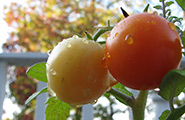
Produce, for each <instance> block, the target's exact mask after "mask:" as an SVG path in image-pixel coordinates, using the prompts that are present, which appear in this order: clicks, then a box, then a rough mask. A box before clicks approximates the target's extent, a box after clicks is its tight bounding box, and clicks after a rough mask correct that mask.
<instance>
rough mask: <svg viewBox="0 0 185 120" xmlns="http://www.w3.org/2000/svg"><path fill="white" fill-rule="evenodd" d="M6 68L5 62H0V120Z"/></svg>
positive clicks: (0, 117)
mask: <svg viewBox="0 0 185 120" xmlns="http://www.w3.org/2000/svg"><path fill="white" fill-rule="evenodd" d="M7 66H8V65H7V63H6V62H4V61H0V119H2V115H3V103H4V98H5V85H6V73H7Z"/></svg>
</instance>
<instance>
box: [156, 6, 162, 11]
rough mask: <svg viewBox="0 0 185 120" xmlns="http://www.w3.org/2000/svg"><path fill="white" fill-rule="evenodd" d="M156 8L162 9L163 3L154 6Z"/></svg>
mask: <svg viewBox="0 0 185 120" xmlns="http://www.w3.org/2000/svg"><path fill="white" fill-rule="evenodd" d="M154 8H155V9H158V10H162V6H161V5H156V6H154Z"/></svg>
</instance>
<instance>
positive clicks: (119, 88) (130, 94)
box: [113, 83, 133, 96]
mask: <svg viewBox="0 0 185 120" xmlns="http://www.w3.org/2000/svg"><path fill="white" fill-rule="evenodd" d="M113 88H115V89H117V90H119V91H120V92H122V93H123V94H125V95H128V96H133V94H132V93H131V92H130V91H128V90H127V89H126V88H125V86H124V85H122V84H121V83H117V84H116V85H114V86H113Z"/></svg>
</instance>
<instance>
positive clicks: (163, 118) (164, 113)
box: [159, 110, 171, 120]
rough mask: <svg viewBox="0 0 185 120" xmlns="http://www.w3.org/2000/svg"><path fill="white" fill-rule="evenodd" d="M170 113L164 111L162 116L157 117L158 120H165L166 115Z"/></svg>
mask: <svg viewBox="0 0 185 120" xmlns="http://www.w3.org/2000/svg"><path fill="white" fill-rule="evenodd" d="M170 113H171V111H170V110H165V111H164V112H163V113H162V115H161V116H160V117H159V120H166V118H167V117H168V115H169V114H170Z"/></svg>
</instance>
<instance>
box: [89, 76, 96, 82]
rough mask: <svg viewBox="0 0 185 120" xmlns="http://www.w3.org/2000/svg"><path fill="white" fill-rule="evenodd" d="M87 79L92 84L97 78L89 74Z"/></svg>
mask: <svg viewBox="0 0 185 120" xmlns="http://www.w3.org/2000/svg"><path fill="white" fill-rule="evenodd" d="M87 81H88V82H89V83H90V84H95V83H96V79H95V78H94V77H93V75H89V76H88V78H87Z"/></svg>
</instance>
